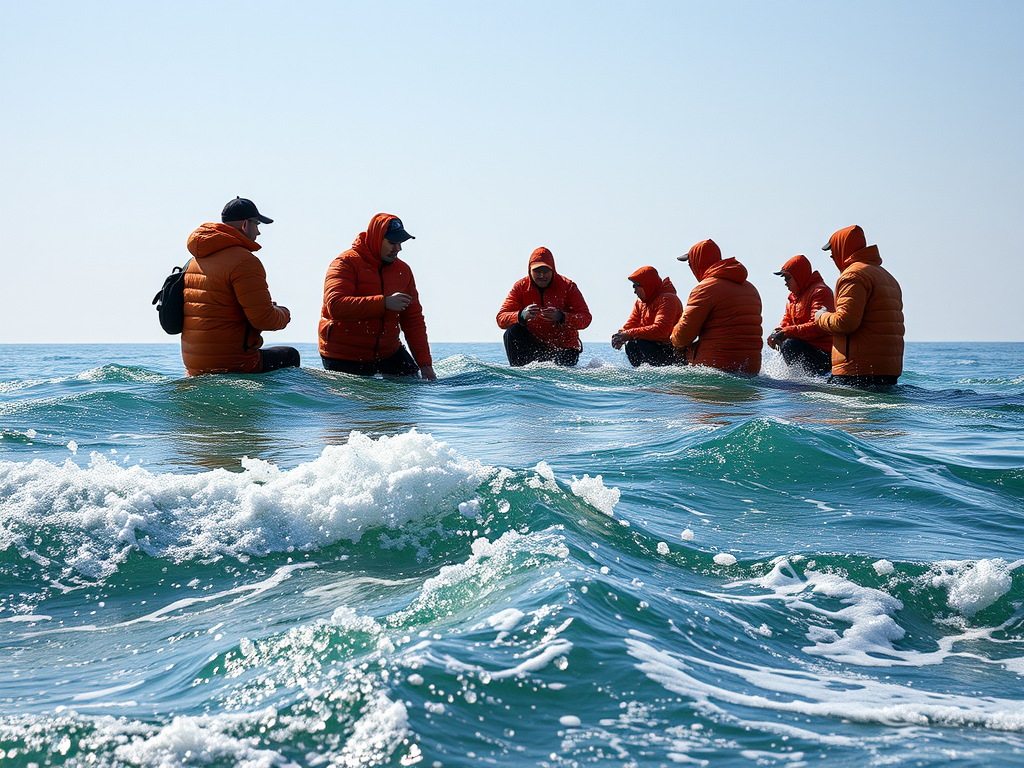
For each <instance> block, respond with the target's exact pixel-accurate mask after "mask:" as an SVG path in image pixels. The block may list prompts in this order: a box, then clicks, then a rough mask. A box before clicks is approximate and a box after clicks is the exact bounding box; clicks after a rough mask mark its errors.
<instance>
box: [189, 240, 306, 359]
mask: <svg viewBox="0 0 1024 768" xmlns="http://www.w3.org/2000/svg"><path fill="white" fill-rule="evenodd" d="M259 249H260V246H259V245H258V244H257V243H256V242H254V241H253V240H250V239H249V238H247V237H246V236H245V235H243V234H242V233H241V232H239V231H238V230H237V229H235V228H234V227H229V226H228V225H227V224H212V223H208V224H203V225H202V226H201V227H199V228H198V229H197V230H196V231H195V232H193V233H192V234H191V235H189V238H188V250H189V252H190V253H191V254H192V255H193V256H194V257H195V258H194V259H192V261H191V262H189V265H188V267H187V268H186V269H185V325H184V328H183V330H182V332H181V359H182V361H183V362H184V363H185V369H186V371H188V375H189V376H196V375H198V374H200V373H259V372H261V371H262V370H263V362H262V360H261V358H260V347H261V346H262V345H263V337H262V336H261V335H260V333H259V332H260V331H277V330H280V329H281V328H284V327H285V326H286V325H288V321H289V320H290V319H291V314H290V313H289V312H288V310H287V309H286V308H284V307H279V306H277V305H276V304H275V303H274V302H273V301H272V300H271V298H270V289H269V288H268V287H267V273H266V270H264V269H263V264H262V263H261V262H260V260H259V259H258V258H256V257H255V256H254V255H253V253H252V252H253V251H258V250H259Z"/></svg>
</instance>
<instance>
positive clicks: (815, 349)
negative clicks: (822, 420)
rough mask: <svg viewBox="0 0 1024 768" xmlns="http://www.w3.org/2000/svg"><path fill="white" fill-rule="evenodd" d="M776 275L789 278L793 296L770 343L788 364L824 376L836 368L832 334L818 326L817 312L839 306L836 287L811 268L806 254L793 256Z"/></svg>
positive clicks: (790, 295) (790, 296)
mask: <svg viewBox="0 0 1024 768" xmlns="http://www.w3.org/2000/svg"><path fill="white" fill-rule="evenodd" d="M775 274H776V275H781V276H782V279H783V280H785V281H786V287H787V288H788V289H789V299H788V301H787V302H786V312H785V314H784V315H783V316H782V322H781V323H779V327H778V328H776V329H775V330H774V331H773V332H772V333H771V334H770V335H769V336H768V346H769V347H771V348H772V349H777V350H779V352H781V353H782V359H783V360H785V361H786V365H790V366H793V365H799V366H800V367H802V368H804V369H806V370H807V371H809V372H811V373H815V374H818V375H819V376H824V375H825V374H827V373H828V372H829V371H831V370H832V354H831V353H832V334H830V333H826V332H825V331H823V330H821V328H819V327H818V326H817V324H816V323H815V322H814V313H815V312H817V311H818V310H819V309H826V310H828V311H829V312H831V311H833V310H834V309H835V299H834V298H833V297H832V289H831V288H829V287H828V286H827V285H825V281H824V280H822V279H821V275H820V274H819V273H818V272H812V271H811V262H810V261H808V259H807V257H806V256H803V255H800V256H794V257H793V258H791V259H790V260H789V261H787V262H786V263H785V264H783V265H782V269H780V270H779V271H778V272H776V273H775Z"/></svg>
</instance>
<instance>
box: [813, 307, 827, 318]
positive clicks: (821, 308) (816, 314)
mask: <svg viewBox="0 0 1024 768" xmlns="http://www.w3.org/2000/svg"><path fill="white" fill-rule="evenodd" d="M827 312H828V310H827V309H825V308H824V307H818V311H817V312H815V313H814V322H818V318H819V317H821V316H822V315H824V314H826V313H827Z"/></svg>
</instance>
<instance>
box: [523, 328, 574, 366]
mask: <svg viewBox="0 0 1024 768" xmlns="http://www.w3.org/2000/svg"><path fill="white" fill-rule="evenodd" d="M582 351H583V350H581V349H563V348H561V347H552V346H548V345H547V344H545V343H544V342H542V341H540V340H539V339H537V338H536V337H535V336H534V335H533V334H532V333H530V332H529V331H528V330H526V328H525V326H522V325H520V324H518V323H516V324H515V325H513V326H512V327H511V328H509V329H508V330H507V331H505V354H506V355H508V364H509V365H526V364H527V363H535V362H540V361H545V362H546V361H551V360H553V361H554V363H555V365H564V366H567V367H568V366H573V365H576V363H578V362H579V359H580V352H582Z"/></svg>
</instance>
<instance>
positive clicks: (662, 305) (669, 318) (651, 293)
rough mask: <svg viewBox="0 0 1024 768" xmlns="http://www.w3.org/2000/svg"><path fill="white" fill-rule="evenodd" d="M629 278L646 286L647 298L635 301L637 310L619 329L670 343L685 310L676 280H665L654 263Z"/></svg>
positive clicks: (641, 285)
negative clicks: (673, 282)
mask: <svg viewBox="0 0 1024 768" xmlns="http://www.w3.org/2000/svg"><path fill="white" fill-rule="evenodd" d="M629 279H630V280H631V281H632V282H634V283H638V284H639V285H640V287H641V288H643V289H644V298H642V299H637V300H636V303H635V304H633V311H632V313H630V315H629V319H628V320H627V321H626V324H625V325H624V326H622V329H621V330H620V331H619V333H624V334H626V335H627V336H629V337H630V338H633V339H648V340H649V341H657V342H660V343H662V344H670V343H671V338H670V337H671V336H672V329H673V328H674V327H675V325H676V323H677V322H679V318H680V317H681V316H682V314H683V302H681V301H680V300H679V296H677V295H676V288H675V286H674V285H672V280H671V279H670V278H667V277H666V278H665V279H664V280H662V279H661V276H660V275H659V274H658V270H656V269H655V268H654V267H640V269H638V270H637V271H636V272H634V273H633V274H632V275H630V276H629Z"/></svg>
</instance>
